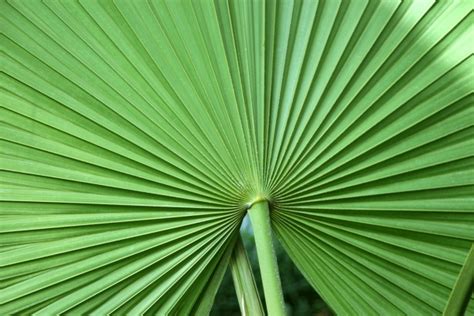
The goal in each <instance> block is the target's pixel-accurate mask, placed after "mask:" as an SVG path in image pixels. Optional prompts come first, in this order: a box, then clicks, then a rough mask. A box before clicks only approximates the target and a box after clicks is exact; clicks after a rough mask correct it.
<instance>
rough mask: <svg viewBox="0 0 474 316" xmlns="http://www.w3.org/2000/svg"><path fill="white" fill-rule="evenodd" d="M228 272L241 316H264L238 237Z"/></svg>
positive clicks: (247, 261) (246, 258)
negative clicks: (230, 273) (230, 275)
mask: <svg viewBox="0 0 474 316" xmlns="http://www.w3.org/2000/svg"><path fill="white" fill-rule="evenodd" d="M230 270H231V272H232V279H233V280H234V287H235V291H236V293H237V299H238V301H239V306H240V310H241V312H242V315H252V316H254V315H255V316H261V315H265V313H264V311H263V306H262V302H261V301H260V296H259V295H258V290H257V285H256V284H255V279H254V277H253V272H252V267H251V265H250V262H249V259H248V256H247V252H246V251H245V247H244V245H243V242H242V238H241V237H240V236H239V237H238V239H237V242H236V243H235V246H234V251H233V253H232V257H231V260H230Z"/></svg>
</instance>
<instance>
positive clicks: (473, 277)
mask: <svg viewBox="0 0 474 316" xmlns="http://www.w3.org/2000/svg"><path fill="white" fill-rule="evenodd" d="M473 289H474V243H473V244H472V245H471V250H469V253H468V254H467V256H466V261H465V262H464V265H463V266H462V268H461V271H460V272H459V275H458V278H457V280H456V283H455V284H454V287H453V290H452V291H451V294H450V295H449V299H448V303H447V304H446V307H445V308H444V312H443V315H446V316H451V315H462V314H464V311H465V310H466V307H467V304H468V302H469V299H470V298H471V295H472V290H473Z"/></svg>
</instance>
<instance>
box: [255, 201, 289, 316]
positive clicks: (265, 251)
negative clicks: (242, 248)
mask: <svg viewBox="0 0 474 316" xmlns="http://www.w3.org/2000/svg"><path fill="white" fill-rule="evenodd" d="M248 213H249V215H250V221H251V223H252V227H253V231H254V237H255V245H256V248H257V256H258V264H259V266H260V272H261V274H262V283H263V292H264V294H265V301H266V305H267V313H268V315H271V316H280V315H285V305H284V301H283V293H282V290H281V282H280V274H279V273H278V264H277V261H276V256H275V250H274V249H273V242H272V228H271V224H270V211H269V209H268V202H267V201H257V202H256V203H254V204H253V205H252V206H251V207H250V209H249V210H248Z"/></svg>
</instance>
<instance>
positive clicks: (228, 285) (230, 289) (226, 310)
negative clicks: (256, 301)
mask: <svg viewBox="0 0 474 316" xmlns="http://www.w3.org/2000/svg"><path fill="white" fill-rule="evenodd" d="M241 236H242V240H243V242H244V245H245V249H246V250H247V254H248V257H249V260H250V264H251V265H252V270H253V273H254V276H255V282H256V283H257V287H258V291H259V294H260V299H261V300H262V303H263V306H265V297H264V295H263V287H262V281H261V276H260V270H259V269H258V260H257V251H256V248H255V242H254V240H253V238H254V237H253V232H252V227H251V225H249V221H248V218H247V217H246V218H245V219H244V222H243V224H242V228H241ZM273 245H274V247H275V251H276V255H277V260H278V268H279V270H280V277H281V283H282V285H283V295H284V298H285V305H286V311H287V315H289V316H291V315H293V316H299V315H318V316H326V315H333V313H332V312H331V310H330V309H329V307H328V306H327V304H326V303H325V302H324V301H323V299H322V298H321V297H319V295H318V293H316V291H314V289H313V288H312V287H311V285H310V284H309V283H308V282H307V281H306V280H305V278H304V277H303V275H302V274H301V272H300V271H299V270H298V268H296V266H295V265H294V263H293V262H292V261H291V259H290V257H288V255H287V254H286V253H285V251H284V250H283V247H282V246H281V245H280V243H279V241H278V239H277V238H274V240H273ZM211 315H212V316H219V315H241V312H240V308H239V303H238V302H237V296H236V293H235V289H234V284H233V282H232V275H231V273H230V270H229V269H228V270H227V272H226V274H225V276H224V279H223V281H222V284H221V286H220V288H219V291H218V293H217V295H216V299H215V302H214V306H213V309H212V311H211Z"/></svg>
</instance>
